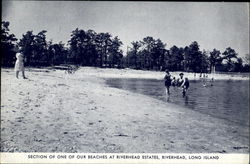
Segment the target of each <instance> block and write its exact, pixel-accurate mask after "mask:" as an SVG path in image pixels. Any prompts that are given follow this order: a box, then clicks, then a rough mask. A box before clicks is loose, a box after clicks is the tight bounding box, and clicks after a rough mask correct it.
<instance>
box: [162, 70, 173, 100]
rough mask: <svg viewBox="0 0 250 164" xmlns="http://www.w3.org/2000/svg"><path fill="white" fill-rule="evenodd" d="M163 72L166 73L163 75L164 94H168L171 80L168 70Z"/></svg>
mask: <svg viewBox="0 0 250 164" xmlns="http://www.w3.org/2000/svg"><path fill="white" fill-rule="evenodd" d="M165 72H166V75H165V77H164V80H165V87H166V94H167V95H170V92H169V88H170V86H171V82H172V80H171V75H170V73H169V71H168V70H166V71H165Z"/></svg>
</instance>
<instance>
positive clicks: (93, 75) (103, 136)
mask: <svg viewBox="0 0 250 164" xmlns="http://www.w3.org/2000/svg"><path fill="white" fill-rule="evenodd" d="M153 73H154V74H153ZM26 75H27V77H28V79H22V78H20V79H16V78H15V76H14V72H13V69H2V71H1V152H68V153H69V152H72V153H73V152H78V153H84V152H85V153H86V152H89V153H97V152H98V153H249V145H248V141H249V134H248V132H249V129H247V128H246V129H245V130H239V129H242V128H238V127H237V126H235V125H233V124H232V125H231V124H228V123H227V122H225V121H224V120H221V119H217V118H213V117H210V116H208V115H204V114H201V113H198V112H195V111H192V110H189V109H185V108H183V107H180V106H177V105H174V104H169V103H165V102H163V101H160V100H156V99H153V98H151V97H148V96H145V95H141V94H137V93H132V92H129V91H125V90H121V89H116V88H111V87H109V86H107V85H106V84H105V81H104V80H103V79H102V78H107V77H122V78H124V77H126V78H128V77H133V78H135V77H136V78H138V76H139V77H141V78H145V77H146V78H155V77H157V78H160V77H161V78H162V76H163V75H164V73H162V72H153V71H151V72H147V73H145V71H135V70H122V71H119V70H114V69H99V68H86V67H84V68H81V69H80V70H78V71H77V72H76V73H75V74H65V72H64V71H62V70H51V69H34V68H30V69H27V71H26ZM152 75H153V77H152Z"/></svg>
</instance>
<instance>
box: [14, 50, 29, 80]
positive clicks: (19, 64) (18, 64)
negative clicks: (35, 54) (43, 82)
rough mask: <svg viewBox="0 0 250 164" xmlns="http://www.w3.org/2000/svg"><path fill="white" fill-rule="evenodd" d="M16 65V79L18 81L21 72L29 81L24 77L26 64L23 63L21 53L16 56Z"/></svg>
mask: <svg viewBox="0 0 250 164" xmlns="http://www.w3.org/2000/svg"><path fill="white" fill-rule="evenodd" d="M16 58H17V59H16V63H15V72H16V78H17V79H18V74H19V72H20V71H21V72H22V75H23V78H24V79H27V78H26V77H25V75H24V62H23V55H22V54H21V53H20V51H18V52H17V54H16Z"/></svg>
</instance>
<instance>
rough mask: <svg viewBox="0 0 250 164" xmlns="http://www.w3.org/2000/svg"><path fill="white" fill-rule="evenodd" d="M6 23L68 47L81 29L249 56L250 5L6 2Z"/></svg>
mask: <svg viewBox="0 0 250 164" xmlns="http://www.w3.org/2000/svg"><path fill="white" fill-rule="evenodd" d="M2 20H3V21H9V22H10V27H9V28H10V32H11V33H13V34H15V36H16V37H17V38H18V39H20V38H21V37H22V35H23V34H25V33H26V32H27V31H29V30H32V31H33V33H34V34H37V33H38V32H40V31H42V30H47V35H46V36H47V40H48V41H49V40H50V39H52V40H53V42H54V43H58V42H59V41H62V42H63V43H67V42H68V40H70V35H71V32H72V31H73V30H75V29H76V28H79V29H83V30H88V29H92V30H94V31H96V32H97V33H99V32H109V33H111V34H112V36H118V37H119V38H120V40H121V41H122V42H123V47H122V49H123V50H124V51H125V52H126V47H127V46H131V42H132V41H139V40H142V39H143V38H144V37H146V36H152V37H154V38H155V39H158V38H159V39H161V40H162V41H163V42H164V43H165V44H166V48H167V49H169V48H170V47H172V46H173V45H176V46H178V47H184V46H188V45H190V44H191V43H192V42H193V41H197V42H198V43H199V45H200V49H201V50H203V49H204V50H213V49H214V48H216V49H218V50H220V51H221V52H223V51H225V49H226V48H227V47H231V48H233V49H235V50H236V52H237V53H238V54H239V56H241V57H244V56H245V55H246V54H249V3H243V2H240V3H236V2H235V3H232V2H153V1H152V2H135V1H134V2H133V1H130V2H129V1H124V2H122V1H117V2H115V1H109V2H108V1H106V2H101V1H92V2H91V1H7V0H4V1H2Z"/></svg>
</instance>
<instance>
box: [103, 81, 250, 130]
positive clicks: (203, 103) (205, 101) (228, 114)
mask: <svg viewBox="0 0 250 164" xmlns="http://www.w3.org/2000/svg"><path fill="white" fill-rule="evenodd" d="M107 84H108V85H110V86H111V87H116V88H122V89H126V90H129V91H133V92H137V93H141V94H144V95H148V96H151V97H153V98H156V99H160V100H162V101H165V102H169V103H174V104H178V105H181V106H185V107H187V108H189V109H192V110H195V111H198V112H200V113H204V114H208V115H210V116H213V117H218V118H222V119H225V120H229V121H230V122H235V123H237V124H241V125H243V126H248V125H249V120H248V118H249V81H246V80H245V81H243V80H242V81H240V80H239V81H232V80H228V81H223V80H220V81H214V82H213V86H211V85H207V86H206V87H204V86H203V83H202V82H201V81H199V80H196V81H190V87H189V89H188V91H187V95H186V96H185V97H182V89H181V88H178V87H170V95H166V89H165V86H164V81H163V80H149V79H107Z"/></svg>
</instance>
